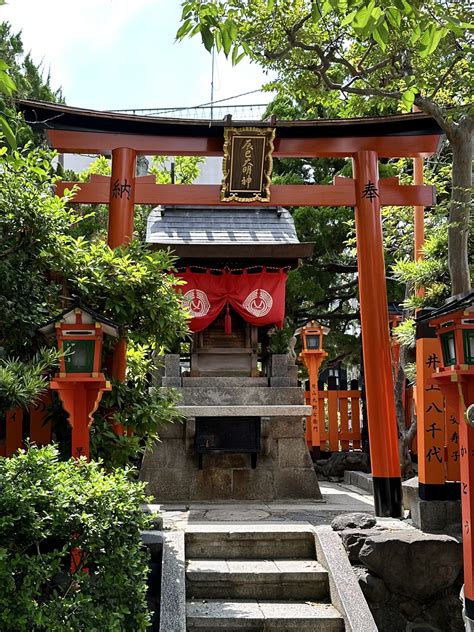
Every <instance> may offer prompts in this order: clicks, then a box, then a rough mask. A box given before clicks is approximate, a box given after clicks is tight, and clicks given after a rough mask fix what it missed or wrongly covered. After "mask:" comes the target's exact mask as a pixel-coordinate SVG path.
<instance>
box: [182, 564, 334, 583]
mask: <svg viewBox="0 0 474 632" xmlns="http://www.w3.org/2000/svg"><path fill="white" fill-rule="evenodd" d="M186 575H187V576H188V577H189V578H192V579H193V580H194V581H199V578H201V577H202V578H203V579H204V580H206V579H207V580H218V579H222V580H226V579H228V580H232V579H234V580H235V581H243V580H245V579H248V580H249V581H257V582H264V581H274V580H278V581H289V580H294V581H298V579H303V580H304V579H317V578H326V576H327V571H326V569H325V568H324V567H323V566H321V564H320V563H319V562H317V561H316V560H312V559H275V560H255V559H252V560H238V559H237V560H236V559H229V560H215V559H191V560H188V561H187V563H186Z"/></svg>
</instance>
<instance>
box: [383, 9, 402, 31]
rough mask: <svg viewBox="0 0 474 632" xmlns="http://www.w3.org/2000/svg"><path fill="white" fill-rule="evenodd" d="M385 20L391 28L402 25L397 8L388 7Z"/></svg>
mask: <svg viewBox="0 0 474 632" xmlns="http://www.w3.org/2000/svg"><path fill="white" fill-rule="evenodd" d="M386 15H387V19H388V21H389V22H390V24H391V25H392V26H395V27H397V28H398V27H399V26H400V24H401V23H402V16H401V13H400V11H399V10H398V9H397V7H388V9H387V11H386Z"/></svg>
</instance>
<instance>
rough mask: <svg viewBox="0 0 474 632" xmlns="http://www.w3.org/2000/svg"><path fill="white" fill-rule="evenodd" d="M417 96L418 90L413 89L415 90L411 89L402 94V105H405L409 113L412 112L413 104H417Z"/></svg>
mask: <svg viewBox="0 0 474 632" xmlns="http://www.w3.org/2000/svg"><path fill="white" fill-rule="evenodd" d="M416 94H417V91H416V89H413V88H409V89H408V90H405V92H404V93H403V94H402V104H403V107H404V109H405V110H406V111H407V112H410V111H411V108H412V106H413V103H414V102H415V97H416Z"/></svg>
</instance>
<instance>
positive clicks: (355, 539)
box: [339, 529, 380, 564]
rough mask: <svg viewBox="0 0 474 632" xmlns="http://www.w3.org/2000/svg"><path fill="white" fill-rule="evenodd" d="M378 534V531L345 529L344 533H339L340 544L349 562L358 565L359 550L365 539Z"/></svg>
mask: <svg viewBox="0 0 474 632" xmlns="http://www.w3.org/2000/svg"><path fill="white" fill-rule="evenodd" d="M379 533H380V531H377V530H376V529H345V530H344V531H339V535H340V536H341V540H342V543H343V545H344V548H345V549H346V552H347V555H348V557H349V562H351V563H352V564H358V562H359V553H360V550H361V549H362V547H363V546H364V544H365V541H366V540H367V538H369V537H370V536H373V535H378V534H379Z"/></svg>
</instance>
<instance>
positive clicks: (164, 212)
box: [141, 206, 320, 500]
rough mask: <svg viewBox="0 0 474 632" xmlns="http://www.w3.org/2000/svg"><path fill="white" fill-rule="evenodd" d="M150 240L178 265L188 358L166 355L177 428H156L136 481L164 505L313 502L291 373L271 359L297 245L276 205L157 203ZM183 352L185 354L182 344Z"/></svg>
mask: <svg viewBox="0 0 474 632" xmlns="http://www.w3.org/2000/svg"><path fill="white" fill-rule="evenodd" d="M146 239H147V242H148V243H149V244H150V245H151V246H152V247H154V248H166V249H168V248H170V249H171V250H172V251H173V252H174V254H175V255H177V256H178V257H179V259H178V262H177V269H178V277H179V278H181V279H182V280H183V281H185V282H186V284H185V285H183V286H182V287H181V289H180V291H181V292H182V295H183V304H184V305H185V306H186V307H187V309H188V310H189V312H190V315H191V320H190V329H191V331H192V339H191V342H190V345H189V354H186V353H185V354H181V355H179V354H175V355H168V356H165V358H164V364H165V370H164V375H163V377H162V380H161V381H162V386H163V387H164V388H167V387H174V388H177V389H178V390H179V393H180V396H181V404H180V406H179V410H180V411H181V413H182V414H183V417H184V422H183V424H182V425H180V424H174V425H173V426H168V427H165V428H162V429H160V438H161V442H159V443H158V444H157V445H156V446H155V448H154V451H153V452H152V453H151V454H147V455H146V456H145V459H144V463H143V466H142V472H141V476H142V478H143V479H144V480H146V481H148V485H149V490H150V492H151V493H153V494H154V495H155V496H156V497H157V498H158V499H159V500H184V499H186V500H219V499H239V500H257V499H259V500H273V499H275V498H296V497H298V498H303V497H304V498H316V499H318V498H320V491H319V487H318V483H317V479H316V475H315V473H314V469H313V465H312V461H311V457H310V454H309V451H308V449H307V445H306V440H305V435H304V422H303V416H304V415H305V414H306V413H308V412H309V411H308V407H307V406H305V405H304V393H303V391H302V390H301V388H299V387H298V382H297V367H296V366H295V364H294V360H289V358H288V355H287V354H286V353H284V354H278V355H271V354H270V353H269V350H268V345H269V340H270V335H271V333H272V331H275V328H276V327H278V326H281V324H282V322H283V319H284V315H285V284H286V278H287V272H288V271H289V270H290V269H291V268H294V267H296V266H297V265H298V261H299V259H300V258H301V257H305V256H309V255H311V253H312V250H313V246H312V244H302V243H300V242H299V240H298V238H297V235H296V231H295V227H294V223H293V219H292V217H291V215H290V213H289V212H288V211H287V210H286V209H284V208H281V207H265V208H255V207H250V206H249V207H245V206H238V207H235V206H226V207H206V206H160V207H158V208H156V209H154V210H153V211H152V213H151V214H150V216H149V218H148V226H147V238H146ZM183 347H184V345H183Z"/></svg>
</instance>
